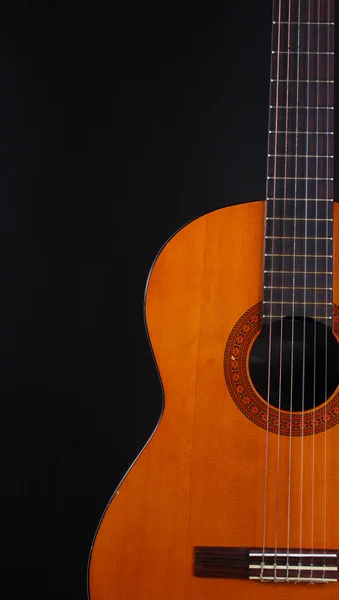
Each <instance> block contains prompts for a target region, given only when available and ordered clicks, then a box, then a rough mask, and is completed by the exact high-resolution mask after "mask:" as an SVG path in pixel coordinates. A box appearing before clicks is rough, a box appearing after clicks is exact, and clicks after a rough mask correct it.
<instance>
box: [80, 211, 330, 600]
mask: <svg viewBox="0 0 339 600" xmlns="http://www.w3.org/2000/svg"><path fill="white" fill-rule="evenodd" d="M338 219H339V215H338V208H337V206H336V205H334V230H335V236H334V239H337V238H338V237H339V225H338ZM264 222H265V203H264V202H252V203H248V204H241V205H236V206H232V207H228V208H224V209H220V210H216V211H214V212H211V213H209V214H207V215H205V216H203V217H200V218H198V219H196V220H194V221H193V222H191V223H190V224H188V225H187V226H185V227H184V228H183V229H181V230H180V231H179V232H178V233H177V234H176V235H174V236H173V237H172V238H171V239H170V240H169V242H168V243H167V244H166V245H165V246H164V248H163V249H162V251H161V252H160V254H159V256H158V258H157V260H156V261H155V264H154V266H153V268H152V271H151V274H150V277H149V281H148V286H147V291H146V308H145V310H146V322H147V329H148V333H149V338H150V342H151V346H152V349H153V352H154V357H155V361H156V364H157V367H158V370H159V374H160V378H161V382H162V385H163V390H164V410H163V414H162V416H161V418H160V421H159V424H158V427H157V428H156V430H155V432H154V434H153V436H152V437H151V439H150V440H149V442H148V443H147V444H146V446H145V448H144V449H143V451H142V452H141V454H140V455H139V457H138V458H137V460H136V461H135V463H134V465H133V466H132V468H131V469H130V471H129V472H128V474H127V475H126V477H125V478H124V480H123V481H122V483H121V484H120V486H119V487H118V489H117V491H116V492H115V494H114V497H113V499H112V501H111V502H110V504H109V506H108V508H107V510H106V512H105V514H104V516H103V519H102V521H101V524H100V526H99V528H98V531H97V534H96V537H95V540H94V545H93V548H92V553H91V558H90V565H89V593H90V598H91V600H212V599H213V600H225V599H227V600H245V599H246V600H247V599H251V600H259V599H260V600H266V599H267V600H268V599H272V598H273V597H274V598H276V599H277V600H278V599H279V600H282V599H284V600H285V599H286V600H287V599H290V598H294V597H298V599H301V598H322V599H334V598H337V597H338V594H339V592H338V587H337V586H338V584H336V583H329V584H323V583H319V584H314V585H309V584H305V583H298V584H296V585H293V584H291V583H268V584H265V583H262V582H259V581H252V580H251V581H250V580H248V579H237V578H234V579H233V578H225V577H200V576H196V575H195V573H194V559H193V554H194V548H195V547H196V546H212V547H215V546H218V547H247V548H262V544H263V528H264V526H265V527H266V546H267V547H274V546H275V543H278V546H279V547H281V548H284V547H285V548H286V546H287V545H288V544H289V545H290V547H291V548H293V547H294V548H299V547H301V546H300V542H301V539H300V535H301V528H302V547H308V548H311V547H314V548H323V545H324V521H325V520H326V547H327V548H336V549H337V548H339V513H338V508H337V506H338V498H339V469H338V468H337V457H338V456H339V427H338V426H331V427H330V428H329V429H328V430H327V432H326V443H325V434H324V433H323V432H322V431H319V432H318V433H316V434H315V435H312V434H311V435H304V436H301V435H293V436H288V435H279V434H278V433H276V432H275V431H269V432H268V433H267V430H266V428H265V427H263V426H260V425H258V423H257V422H256V421H255V419H254V420H253V419H251V418H250V417H249V415H246V414H245V412H244V410H241V409H240V408H239V405H238V404H237V402H236V401H235V398H234V397H233V396H232V393H231V391H230V387H229V385H228V384H227V382H226V379H227V371H228V369H231V368H232V367H231V366H230V365H228V364H225V365H224V356H225V363H226V362H227V361H228V360H230V358H229V356H228V355H227V352H226V354H225V348H226V345H227V343H228V340H229V339H230V336H231V335H232V331H233V329H234V327H235V325H236V324H237V323H238V322H239V320H240V319H241V318H242V316H243V315H245V314H246V313H247V311H249V309H251V308H253V307H255V306H259V307H260V302H261V300H262V285H263V281H262V273H263V240H264ZM338 277H339V271H338V267H336V272H335V274H334V284H335V288H334V290H335V291H334V293H335V294H337V282H338ZM334 303H335V304H336V303H339V297H338V296H336V295H335V296H334ZM258 310H259V309H258ZM254 313H255V310H254ZM254 313H253V314H254ZM252 342H253V340H252ZM250 346H251V344H250V345H249V348H250ZM248 352H249V351H248ZM235 358H236V357H234V356H233V357H232V360H235ZM239 369H242V370H243V371H245V373H244V374H245V375H246V377H247V378H248V380H249V382H250V378H249V373H248V363H247V362H246V360H244V361H243V364H242V365H239ZM230 372H231V371H230ZM250 383H251V382H250ZM140 402H144V403H146V402H147V394H146V396H144V397H143V398H140ZM267 444H269V452H268V462H267V469H265V464H266V463H265V460H266V447H267ZM291 453H292V457H293V460H292V466H291V470H290V471H289V464H290V456H291ZM278 454H279V455H278ZM278 459H279V460H278ZM278 463H279V469H278V471H277V464H278ZM277 473H278V474H279V477H278V481H279V507H278V511H277ZM265 474H266V475H265ZM265 477H266V487H267V505H266V520H265V519H264V489H265ZM324 489H325V490H326V494H325V495H324ZM289 493H290V495H289ZM301 498H302V503H301ZM324 498H325V500H324ZM289 507H290V509H291V510H290V511H289ZM312 507H313V508H314V507H315V510H313V512H312ZM324 507H325V508H326V519H324ZM277 516H278V518H277ZM265 523H266V524H265ZM287 532H289V539H288V535H287Z"/></svg>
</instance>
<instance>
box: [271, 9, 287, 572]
mask: <svg viewBox="0 0 339 600" xmlns="http://www.w3.org/2000/svg"><path fill="white" fill-rule="evenodd" d="M278 32H279V33H278V49H277V54H278V56H279V55H280V48H281V46H280V43H281V0H280V2H279V19H278ZM289 35H290V26H288V36H289ZM279 79H280V62H279V72H278V73H277V89H276V100H277V106H276V115H278V113H279V108H278V106H279V104H280V102H279V88H278V82H279ZM287 79H288V72H287ZM287 115H288V111H287V110H286V114H285V124H286V131H288V116H287ZM286 119H287V120H286ZM276 130H277V131H278V122H277V127H276ZM277 138H278V134H277V133H276V140H277ZM286 142H287V134H286V138H285V154H287V147H286ZM286 169H287V163H286V159H285V180H284V198H285V197H286V181H287V180H286V176H287V171H286ZM273 197H274V198H275V194H274V196H273ZM276 204H277V202H275V206H276ZM284 205H285V200H284ZM283 223H284V229H285V221H283ZM284 244H285V231H284V233H283V249H282V250H283V251H282V254H284ZM272 270H273V268H272ZM282 270H283V271H284V269H282ZM283 279H284V274H283V275H282V289H281V294H280V298H281V308H280V311H281V314H280V325H281V327H282V322H283V321H282V318H283V314H282V310H283V306H284V304H283V294H284V281H283ZM271 314H273V306H271ZM279 351H280V357H279V392H278V431H277V460H276V505H275V540H274V561H273V569H274V571H273V575H274V579H276V568H275V567H276V564H277V553H278V533H279V484H280V477H279V475H280V430H281V417H280V409H281V382H282V358H281V357H282V336H280V350H279Z"/></svg>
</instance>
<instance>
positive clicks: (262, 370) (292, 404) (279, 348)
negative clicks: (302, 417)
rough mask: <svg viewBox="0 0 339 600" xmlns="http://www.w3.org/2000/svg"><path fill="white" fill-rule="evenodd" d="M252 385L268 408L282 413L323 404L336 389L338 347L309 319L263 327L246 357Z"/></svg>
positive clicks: (288, 319) (327, 332)
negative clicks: (280, 410) (271, 406)
mask: <svg viewBox="0 0 339 600" xmlns="http://www.w3.org/2000/svg"><path fill="white" fill-rule="evenodd" d="M249 373H250V377H251V379H252V382H253V385H254V386H255V388H256V390H257V392H258V393H259V394H260V396H261V397H262V398H264V399H265V400H267V401H269V403H270V405H273V406H275V407H276V408H279V407H280V408H281V409H283V410H287V411H292V412H296V411H301V410H310V409H312V408H314V407H317V406H319V405H321V404H323V403H324V402H325V401H326V400H327V399H328V398H329V397H330V396H331V395H332V394H333V393H334V391H335V389H336V387H337V385H338V383H339V344H338V342H337V340H336V338H335V337H334V335H333V333H332V330H331V328H330V327H326V326H324V325H323V324H322V323H319V322H318V321H315V320H314V319H312V318H309V317H307V318H305V319H304V318H303V317H294V318H292V317H284V318H283V319H278V320H276V321H273V323H272V324H271V325H269V324H263V326H262V330H261V332H260V334H259V335H258V337H257V338H256V340H255V342H254V344H253V346H252V349H251V352H250V356H249Z"/></svg>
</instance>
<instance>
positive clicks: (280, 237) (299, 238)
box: [265, 235, 333, 240]
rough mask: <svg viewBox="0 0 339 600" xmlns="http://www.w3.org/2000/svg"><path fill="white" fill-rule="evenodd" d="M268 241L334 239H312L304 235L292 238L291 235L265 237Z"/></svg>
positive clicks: (321, 238)
mask: <svg viewBox="0 0 339 600" xmlns="http://www.w3.org/2000/svg"><path fill="white" fill-rule="evenodd" d="M265 238H266V239H273V240H333V238H331V237H310V236H302V235H299V236H298V235H296V236H291V235H282V236H278V235H265Z"/></svg>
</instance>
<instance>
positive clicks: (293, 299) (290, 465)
mask: <svg viewBox="0 0 339 600" xmlns="http://www.w3.org/2000/svg"><path fill="white" fill-rule="evenodd" d="M297 22H298V38H297V55H296V56H297V65H296V71H297V72H296V103H295V106H296V113H295V114H296V119H295V155H296V156H298V128H299V114H298V107H299V69H300V0H299V1H298V19H297ZM296 199H297V179H295V181H294V219H293V266H292V319H291V374H290V422H289V450H288V509H287V551H286V553H287V561H288V562H289V553H290V542H291V494H292V423H293V412H292V411H293V377H294V362H293V361H294V314H295V287H296V286H295V276H296V265H295V261H296V251H295V246H296V224H297V222H296V206H297V202H296Z"/></svg>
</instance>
